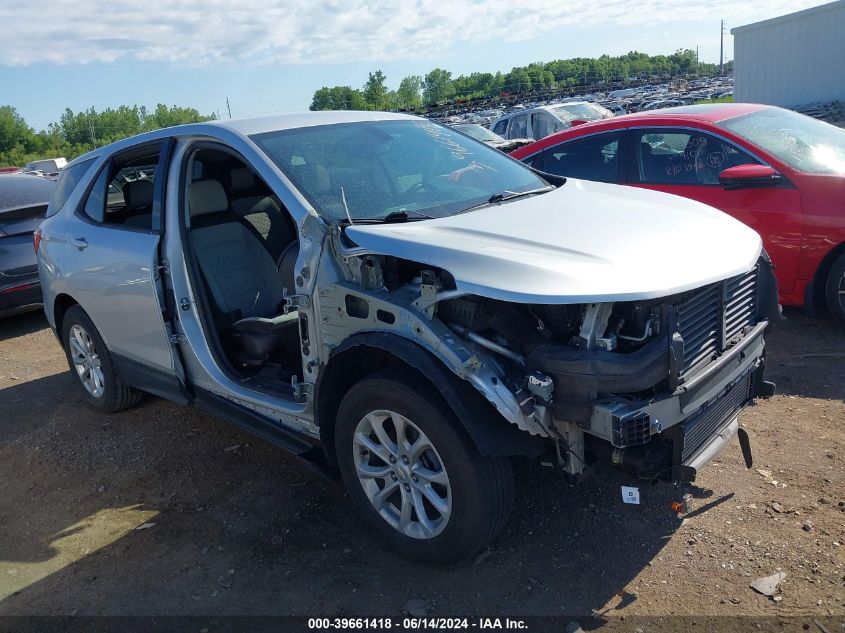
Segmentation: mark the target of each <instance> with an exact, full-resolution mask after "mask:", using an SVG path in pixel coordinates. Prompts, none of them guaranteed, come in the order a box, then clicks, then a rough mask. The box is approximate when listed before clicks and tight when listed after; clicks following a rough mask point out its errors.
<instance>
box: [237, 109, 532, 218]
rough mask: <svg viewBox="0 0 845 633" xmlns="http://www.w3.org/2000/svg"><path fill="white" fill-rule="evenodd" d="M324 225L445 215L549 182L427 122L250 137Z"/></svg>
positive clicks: (364, 124) (310, 129) (321, 128)
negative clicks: (389, 216) (403, 216)
mask: <svg viewBox="0 0 845 633" xmlns="http://www.w3.org/2000/svg"><path fill="white" fill-rule="evenodd" d="M251 138H252V140H254V141H255V142H256V143H257V144H258V146H259V147H261V149H262V150H263V151H264V152H265V153H266V154H267V156H268V157H269V158H270V160H272V161H273V162H274V163H275V164H276V165H277V166H278V167H279V169H281V170H282V172H284V174H285V175H286V176H287V177H288V178H289V179H290V181H291V182H292V183H293V184H294V186H296V188H297V189H298V190H299V191H300V193H302V195H303V196H304V197H305V198H306V199H307V200H308V201H309V202H310V203H311V204H312V205H313V206H314V209H315V210H316V211H317V213H318V214H319V215H320V216H321V217H322V218H324V219H325V220H327V221H330V222H340V221H342V220H344V219H347V214H348V217H351V218H352V221H353V222H354V221H355V220H379V219H384V218H386V217H387V216H388V215H390V214H407V217H408V218H409V219H417V218H425V217H445V216H449V215H453V214H455V213H459V212H461V211H464V210H466V209H468V208H470V207H474V206H477V205H479V204H481V203H483V202H486V201H488V200H489V199H490V198H491V197H493V196H496V195H498V194H501V193H502V192H503V191H507V192H523V191H529V190H534V189H538V188H542V187H543V186H545V185H546V184H547V183H545V182H544V181H543V180H541V179H540V178H539V177H538V176H536V175H535V174H534V173H533V172H532V171H531V170H529V169H528V168H527V167H524V166H523V165H521V164H520V163H518V162H516V161H514V160H513V159H511V158H508V157H507V156H505V155H504V154H502V153H501V152H499V151H498V150H495V149H492V148H490V147H488V146H487V145H484V144H483V143H479V142H478V141H476V140H473V139H471V138H467V137H466V136H464V135H462V134H459V133H458V132H456V131H455V130H452V129H450V128H448V127H446V126H443V125H439V124H437V123H433V122H431V121H416V120H405V121H359V122H355V123H341V124H336V125H320V126H314V127H305V128H297V129H292V130H280V131H277V132H266V133H263V134H257V135H253V136H252V137H251Z"/></svg>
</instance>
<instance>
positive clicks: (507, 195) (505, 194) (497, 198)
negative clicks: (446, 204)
mask: <svg viewBox="0 0 845 633" xmlns="http://www.w3.org/2000/svg"><path fill="white" fill-rule="evenodd" d="M553 189H555V186H554V185H546V186H545V187H539V188H537V189H529V190H528V191H509V190H507V189H505V190H504V191H500V192H499V193H494V194H493V195H492V196H490V197H489V198H487V200H485V201H484V202H480V203H479V204H474V205H472V206H471V207H467V208H466V209H462V210H461V211H459V212H458V213H466V212H467V211H473V210H475V209H480V208H482V207H486V206H487V205H490V204H496V203H497V202H507V201H508V200H514V199H516V198H522V197H524V196H532V195H534V194H537V193H547V192H549V191H552V190H553Z"/></svg>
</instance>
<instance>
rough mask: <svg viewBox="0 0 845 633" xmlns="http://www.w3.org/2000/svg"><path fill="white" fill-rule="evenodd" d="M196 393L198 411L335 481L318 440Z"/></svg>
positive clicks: (218, 398)
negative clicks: (241, 430) (252, 436)
mask: <svg viewBox="0 0 845 633" xmlns="http://www.w3.org/2000/svg"><path fill="white" fill-rule="evenodd" d="M195 391H196V398H195V400H194V404H196V405H197V406H198V407H199V408H201V409H203V410H205V411H208V412H209V413H211V414H213V415H215V416H218V417H221V418H223V419H225V420H226V421H228V422H231V423H232V424H234V425H236V426H239V427H240V428H242V429H244V430H245V431H248V432H250V433H252V434H253V435H257V436H258V437H260V438H262V439H264V440H267V441H268V442H270V443H271V444H273V445H275V446H278V447H280V448H283V449H285V450H286V451H289V452H291V453H293V454H294V455H296V456H297V457H298V458H299V459H301V460H302V462H303V464H304V465H305V466H307V467H308V468H309V469H310V470H313V471H314V472H316V473H317V474H319V475H321V476H323V477H327V478H329V479H332V480H336V479H337V474H336V472H335V471H334V469H332V468H331V467H330V466H329V464H328V463H327V460H326V457H325V452H324V451H323V449H322V447H321V446H320V444H319V443H318V441H317V440H315V439H312V438H310V437H309V436H307V435H305V434H302V433H297V432H296V431H293V430H290V429H287V428H285V427H283V426H282V425H281V423H279V422H277V421H276V420H273V419H271V418H268V417H266V416H264V415H261V414H260V413H257V412H255V411H252V410H251V409H247V408H246V407H243V406H241V405H239V404H237V403H235V402H232V401H231V400H228V399H226V398H223V397H221V396H218V395H217V394H215V393H212V392H210V391H207V390H205V389H199V388H196V389H195Z"/></svg>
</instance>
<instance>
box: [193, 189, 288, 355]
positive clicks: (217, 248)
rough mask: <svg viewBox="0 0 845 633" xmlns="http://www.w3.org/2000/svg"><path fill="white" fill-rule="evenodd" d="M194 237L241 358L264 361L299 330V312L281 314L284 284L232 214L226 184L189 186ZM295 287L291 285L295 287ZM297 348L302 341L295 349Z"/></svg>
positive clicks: (265, 253) (205, 276) (272, 263)
mask: <svg viewBox="0 0 845 633" xmlns="http://www.w3.org/2000/svg"><path fill="white" fill-rule="evenodd" d="M189 215H190V219H191V230H190V233H189V240H190V243H191V248H192V250H193V253H194V256H195V257H196V260H197V263H198V265H199V268H200V271H201V273H202V276H203V279H204V281H205V284H206V286H207V288H208V290H209V292H210V294H211V297H212V299H213V301H214V304H215V305H216V306H217V308H218V310H219V311H220V313H222V314H223V315H225V316H229V315H234V317H232V318H233V319H234V322H233V323H232V325H231V326H230V327H229V328H228V332H227V334H228V338H229V343H230V347H231V348H232V350H233V352H234V353H235V356H236V358H237V359H238V361H239V362H241V363H243V364H245V365H260V364H261V363H263V362H264V361H266V360H267V358H268V356H269V355H270V353H272V352H274V351H278V350H280V349H282V348H284V347H286V345H285V342H286V341H290V340H291V339H292V336H291V333H290V332H288V333H287V335H286V334H285V332H284V331H285V330H289V329H291V328H293V332H294V333H296V324H297V323H298V315H297V313H296V312H295V311H294V312H290V313H288V314H279V312H280V311H281V303H282V299H283V294H284V284H283V283H282V280H281V278H280V277H279V273H278V271H277V269H276V262H275V261H274V260H273V257H272V256H271V255H270V253H269V252H268V251H267V249H266V248H265V247H264V245H263V244H262V243H261V240H260V238H259V237H258V236H257V235H256V234H255V233H254V231H253V230H252V229H250V228H249V227H248V226H247V225H246V224H245V223H244V221H243V220H241V219H240V218H239V217H238V216H237V215H236V214H235V213H233V212H232V210H231V209H230V206H229V201H228V198H227V197H226V193H225V191H224V190H223V186H222V185H221V184H220V183H219V182H218V181H216V180H201V181H197V182H194V183H192V184H191V186H190V189H189ZM291 288H292V286H291ZM296 349H297V351H298V343H297V347H296Z"/></svg>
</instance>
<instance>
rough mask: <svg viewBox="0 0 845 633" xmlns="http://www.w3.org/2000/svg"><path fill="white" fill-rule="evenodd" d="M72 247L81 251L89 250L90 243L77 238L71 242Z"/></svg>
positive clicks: (82, 238)
mask: <svg viewBox="0 0 845 633" xmlns="http://www.w3.org/2000/svg"><path fill="white" fill-rule="evenodd" d="M70 245H71V246H75V247H76V248H78V249H79V250H83V249H86V248H88V241H87V240H86V239H85V238H84V237H77V238H76V239H72V240H71V241H70Z"/></svg>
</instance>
